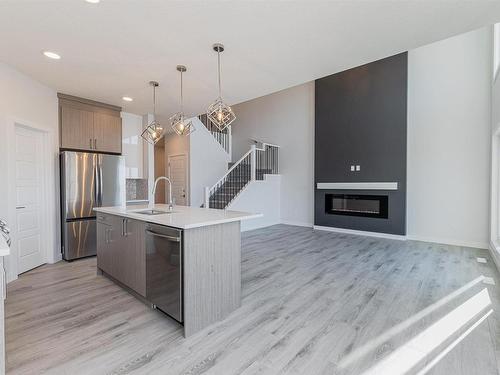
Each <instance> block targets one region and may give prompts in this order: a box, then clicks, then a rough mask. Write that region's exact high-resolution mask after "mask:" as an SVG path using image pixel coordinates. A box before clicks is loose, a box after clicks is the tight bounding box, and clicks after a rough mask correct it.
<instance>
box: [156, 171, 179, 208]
mask: <svg viewBox="0 0 500 375" xmlns="http://www.w3.org/2000/svg"><path fill="white" fill-rule="evenodd" d="M161 180H166V181H168V185H169V189H168V210H169V211H172V210H173V209H174V205H173V204H172V182H171V181H170V179H169V178H168V177H165V176H160V177H158V178H157V179H156V180H155V185H154V186H153V191H152V194H153V204H154V203H156V202H155V192H156V186H157V185H158V182H159V181H161Z"/></svg>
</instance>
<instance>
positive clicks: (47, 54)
mask: <svg viewBox="0 0 500 375" xmlns="http://www.w3.org/2000/svg"><path fill="white" fill-rule="evenodd" d="M43 54H44V56H45V57H48V58H49V59H54V60H59V59H60V58H61V56H59V55H58V54H57V53H55V52H50V51H43Z"/></svg>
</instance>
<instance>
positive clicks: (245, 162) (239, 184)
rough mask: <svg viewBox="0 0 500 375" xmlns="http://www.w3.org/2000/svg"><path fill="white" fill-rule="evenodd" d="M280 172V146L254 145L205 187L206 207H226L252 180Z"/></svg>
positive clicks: (268, 144)
mask: <svg viewBox="0 0 500 375" xmlns="http://www.w3.org/2000/svg"><path fill="white" fill-rule="evenodd" d="M266 174H279V146H277V145H273V144H270V143H261V145H259V147H257V146H256V145H252V146H251V147H250V150H248V152H246V153H245V154H244V155H243V156H242V157H241V158H240V159H239V160H238V161H237V162H236V163H234V165H233V166H232V167H231V168H229V170H228V171H227V172H226V173H225V174H224V176H222V177H221V178H220V179H219V180H218V181H217V182H216V183H215V184H214V185H213V186H212V187H206V188H205V204H204V207H209V208H218V209H225V208H226V207H227V206H228V205H229V203H231V201H233V200H234V198H236V196H238V194H239V193H240V192H241V191H242V190H243V189H244V188H245V186H247V185H248V184H249V183H250V182H251V181H256V180H263V179H264V175H266Z"/></svg>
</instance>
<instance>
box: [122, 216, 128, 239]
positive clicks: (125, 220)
mask: <svg viewBox="0 0 500 375" xmlns="http://www.w3.org/2000/svg"><path fill="white" fill-rule="evenodd" d="M123 223H124V229H123V236H124V237H128V219H124V220H123Z"/></svg>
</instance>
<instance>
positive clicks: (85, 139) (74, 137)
mask: <svg viewBox="0 0 500 375" xmlns="http://www.w3.org/2000/svg"><path fill="white" fill-rule="evenodd" d="M93 139H94V113H93V112H90V111H86V110H83V109H78V108H74V107H70V106H62V107H61V147H62V148H68V149H75V150H93V143H94V142H93Z"/></svg>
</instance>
